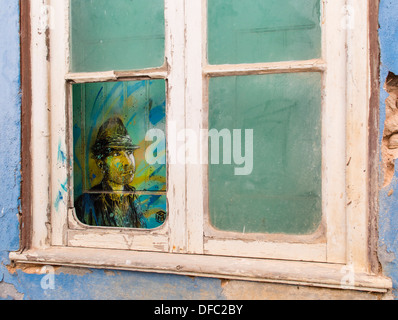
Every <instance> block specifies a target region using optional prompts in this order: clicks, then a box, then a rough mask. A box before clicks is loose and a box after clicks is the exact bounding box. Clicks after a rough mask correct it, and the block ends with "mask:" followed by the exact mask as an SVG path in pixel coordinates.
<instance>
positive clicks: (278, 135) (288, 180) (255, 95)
mask: <svg viewBox="0 0 398 320" xmlns="http://www.w3.org/2000/svg"><path fill="white" fill-rule="evenodd" d="M209 128H210V129H211V130H210V133H211V132H212V130H213V134H210V136H209V164H210V165H209V211H210V220H211V223H212V225H213V226H214V227H215V228H217V229H220V230H226V231H237V232H244V233H286V234H309V233H313V232H314V231H315V230H316V229H317V228H318V226H319V224H320V221H321V216H322V210H321V207H322V199H321V194H322V180H321V165H322V151H321V75H320V74H319V73H297V74H274V75H255V76H237V77H222V78H211V79H210V83H209ZM223 129H224V130H223ZM251 130H252V131H251ZM217 132H218V133H219V135H217V134H214V133H217ZM251 134H252V136H253V139H251ZM218 138H219V139H218ZM217 142H218V143H219V145H218V147H217ZM214 146H216V147H214ZM217 158H218V164H217Z"/></svg>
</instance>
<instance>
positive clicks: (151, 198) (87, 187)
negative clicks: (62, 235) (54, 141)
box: [73, 80, 167, 229]
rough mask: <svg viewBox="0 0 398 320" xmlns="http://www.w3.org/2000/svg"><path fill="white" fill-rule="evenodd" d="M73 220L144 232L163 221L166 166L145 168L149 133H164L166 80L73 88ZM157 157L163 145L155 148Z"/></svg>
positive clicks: (108, 83) (77, 86)
mask: <svg viewBox="0 0 398 320" xmlns="http://www.w3.org/2000/svg"><path fill="white" fill-rule="evenodd" d="M73 122H74V123H73V125H74V126H73V139H74V144H73V146H74V199H75V203H74V205H75V210H76V216H77V218H78V219H79V220H80V222H82V223H84V224H87V225H90V226H102V227H121V228H147V229H153V228H156V227H159V226H161V225H162V224H163V223H164V221H165V219H166V213H167V208H166V164H165V161H162V162H159V163H158V162H155V163H153V164H148V163H147V161H146V159H145V150H146V149H147V147H148V146H149V145H150V144H152V142H151V141H146V140H145V136H146V132H148V130H151V129H159V130H162V131H164V130H165V81H164V80H151V81H149V80H148V81H125V82H113V83H111V82H107V83H87V84H75V85H73ZM156 152H157V153H158V154H157V155H156V156H157V157H159V156H161V154H159V153H163V154H164V155H165V152H166V151H165V146H164V148H163V149H162V148H161V146H159V147H158V148H156Z"/></svg>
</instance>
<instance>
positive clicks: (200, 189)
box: [185, 0, 207, 254]
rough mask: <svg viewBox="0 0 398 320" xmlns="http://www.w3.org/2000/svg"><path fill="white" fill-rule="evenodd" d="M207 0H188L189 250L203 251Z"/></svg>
mask: <svg viewBox="0 0 398 320" xmlns="http://www.w3.org/2000/svg"><path fill="white" fill-rule="evenodd" d="M205 22H206V1H205V0H201V1H192V0H185V30H186V31H185V32H186V63H185V72H186V88H185V90H186V91H185V92H186V97H185V107H186V139H187V141H186V150H185V151H186V177H187V180H186V186H187V238H188V252H189V253H198V254H200V253H203V220H204V214H205V211H206V210H205V209H206V208H205V207H204V205H205V201H204V199H206V189H207V188H206V179H207V175H206V174H207V170H206V168H207V165H206V163H205V162H206V161H205V159H207V144H206V141H207V139H206V134H205V130H203V129H205V123H206V115H207V112H206V109H207V106H206V104H205V99H204V96H205V86H204V77H203V65H204V61H205V54H204V53H205V44H206V41H205V39H206V37H205V32H204V30H205V27H204V26H205Z"/></svg>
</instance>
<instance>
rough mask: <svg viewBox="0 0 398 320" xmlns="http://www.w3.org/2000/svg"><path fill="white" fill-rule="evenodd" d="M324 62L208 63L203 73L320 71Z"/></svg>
mask: <svg viewBox="0 0 398 320" xmlns="http://www.w3.org/2000/svg"><path fill="white" fill-rule="evenodd" d="M325 70H326V63H325V62H324V61H323V60H321V59H313V60H304V61H287V62H271V63H248V64H224V65H208V66H206V67H205V68H204V73H205V74H206V75H207V76H210V77H222V76H236V75H252V74H267V73H270V74H271V73H294V72H314V71H315V72H322V71H325Z"/></svg>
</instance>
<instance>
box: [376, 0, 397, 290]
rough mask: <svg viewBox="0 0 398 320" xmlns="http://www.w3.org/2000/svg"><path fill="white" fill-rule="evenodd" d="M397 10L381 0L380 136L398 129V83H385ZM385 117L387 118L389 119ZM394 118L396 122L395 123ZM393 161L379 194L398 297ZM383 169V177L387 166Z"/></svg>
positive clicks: (387, 259)
mask: <svg viewBox="0 0 398 320" xmlns="http://www.w3.org/2000/svg"><path fill="white" fill-rule="evenodd" d="M397 13H398V2H397V1H396V0H381V2H380V12H379V24H380V30H379V39H380V49H381V71H380V82H381V90H380V123H381V124H382V125H381V128H380V137H383V132H385V131H387V130H391V129H389V128H388V127H395V130H398V126H397V124H398V118H395V119H391V118H390V117H389V116H390V114H393V113H394V111H395V110H394V109H396V107H397V106H398V102H397V93H398V87H397V86H396V84H395V85H394V83H391V82H390V84H387V85H386V80H387V77H388V75H389V73H390V72H392V73H394V74H395V75H398V24H397V18H396V17H397ZM394 86H395V88H394ZM387 91H388V92H387ZM386 119H387V120H388V121H387V122H386ZM394 122H396V123H395V124H394ZM383 124H384V125H383ZM392 143H394V141H392ZM394 159H396V157H394ZM393 163H395V168H394V171H393V176H392V177H390V179H388V183H387V184H386V185H384V187H383V188H382V189H381V191H380V197H379V206H380V213H379V236H380V238H379V247H380V252H379V258H380V260H381V263H382V265H383V267H384V269H385V271H386V273H387V274H388V275H389V276H390V277H391V278H392V279H393V285H394V289H395V290H394V294H395V297H396V298H398V293H397V289H398V205H397V204H398V175H397V170H398V168H397V163H396V161H395V160H394V161H393ZM382 167H383V166H381V168H382ZM381 171H382V172H381V175H380V176H381V180H384V178H385V176H384V173H385V170H381ZM383 182H384V181H381V182H380V183H381V184H382V183H383Z"/></svg>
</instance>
